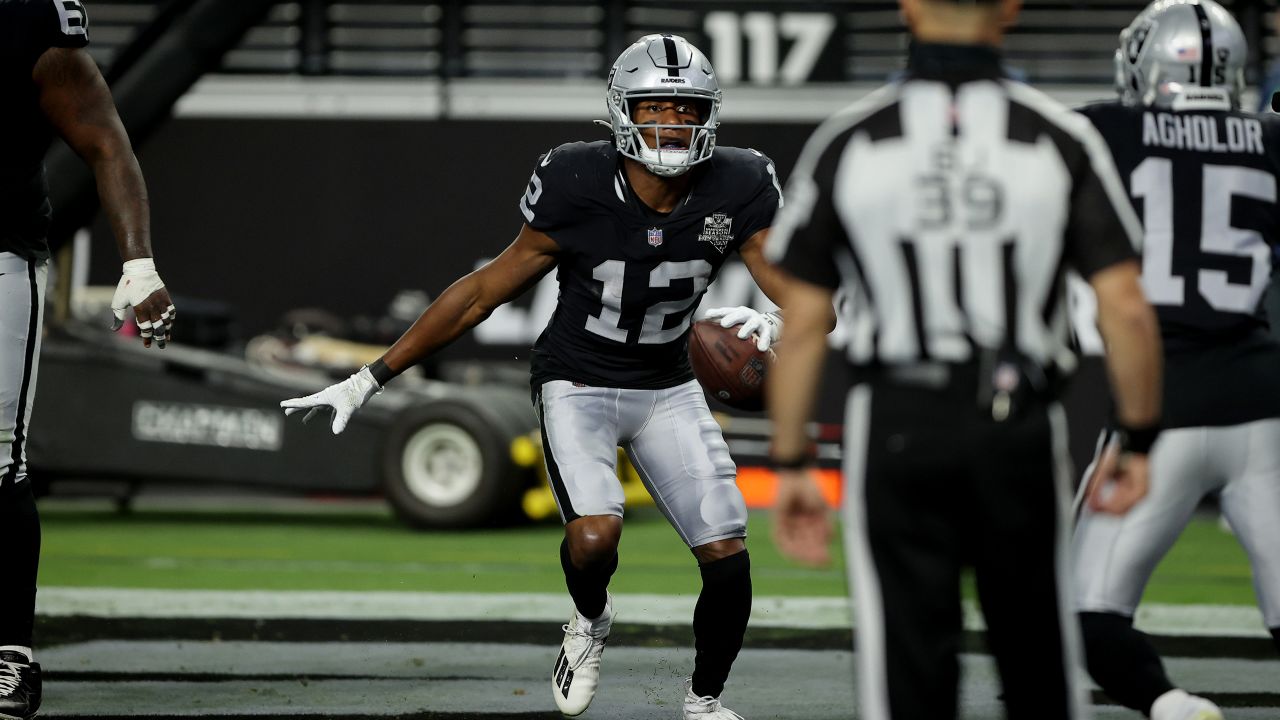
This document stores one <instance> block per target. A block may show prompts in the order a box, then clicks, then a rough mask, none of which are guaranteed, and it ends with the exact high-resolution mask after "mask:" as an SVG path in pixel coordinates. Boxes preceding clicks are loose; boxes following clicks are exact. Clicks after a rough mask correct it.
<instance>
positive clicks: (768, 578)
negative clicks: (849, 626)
mask: <svg viewBox="0 0 1280 720" xmlns="http://www.w3.org/2000/svg"><path fill="white" fill-rule="evenodd" d="M41 514H42V517H43V525H44V549H43V559H42V562H41V566H40V582H41V584H42V585H44V586H81V587H123V588H169V589H187V588H190V589H267V590H424V591H443V592H560V591H562V590H563V589H564V585H563V579H562V577H561V574H560V561H559V553H558V547H559V544H560V537H561V529H560V527H559V525H556V524H542V525H531V526H525V527H520V528H513V529H506V530H491V531H483V532H480V531H473V532H437V533H421V532H414V531H411V530H408V529H406V528H405V527H403V526H402V525H400V524H399V523H397V522H396V521H395V520H394V519H392V518H391V517H390V515H389V514H388V513H384V512H381V511H380V510H377V511H370V510H367V509H360V510H352V511H343V510H341V509H339V510H336V511H328V512H323V513H318V514H317V513H307V512H273V511H259V512H250V511H227V510H219V511H208V510H204V511H174V510H141V511H134V512H133V513H131V514H119V513H116V512H115V511H114V510H110V509H106V508H105V507H104V508H103V509H100V510H99V509H85V508H83V507H77V506H74V505H65V504H60V503H57V502H49V503H45V504H43V505H42V509H41ZM768 522H769V521H768V516H767V515H766V514H763V513H753V514H752V517H751V524H750V532H751V534H752V539H751V541H750V543H749V545H750V548H751V559H752V568H753V576H754V586H755V593H756V594H757V595H762V596H763V595H793V596H794V595H799V596H809V595H817V596H821V595H841V594H844V592H845V583H844V573H843V570H842V567H843V560H842V559H841V558H840V556H839V554H838V548H836V550H837V555H836V563H835V564H834V565H833V566H832V567H831V568H829V569H825V570H814V569H807V568H801V567H797V566H795V565H792V564H790V563H788V562H787V561H785V560H783V559H782V558H781V557H779V555H778V554H777V552H776V551H775V550H774V548H773V545H772V543H771V542H770V540H769V527H768ZM699 585H700V582H699V577H698V572H697V568H696V565H695V563H694V560H693V558H692V556H691V555H690V553H689V552H688V550H687V549H686V548H685V547H684V545H683V543H681V542H680V540H679V538H678V537H677V536H676V534H675V533H674V531H672V530H671V528H670V527H669V526H668V525H667V524H666V522H665V521H664V520H663V519H662V517H661V516H660V515H658V514H657V512H656V511H653V510H651V509H649V510H641V511H638V512H636V513H634V514H633V515H631V516H630V517H629V518H628V522H627V525H626V529H625V531H624V532H623V536H622V561H621V567H620V569H619V571H618V574H617V575H616V576H615V578H614V581H613V584H612V586H611V587H612V589H613V590H614V591H616V592H623V593H663V594H666V593H670V594H678V593H696V592H697V591H698V588H699ZM1146 599H1147V600H1149V601H1152V602H1164V603H1214V604H1252V603H1253V602H1254V597H1253V590H1252V586H1251V585H1250V581H1249V567H1248V563H1247V562H1246V560H1245V557H1244V554H1243V552H1242V551H1241V550H1240V548H1239V546H1238V545H1237V544H1236V541H1235V539H1234V538H1233V537H1232V536H1231V535H1229V534H1227V533H1224V532H1222V531H1221V530H1220V529H1219V528H1218V526H1217V523H1216V522H1214V521H1213V520H1211V519H1202V520H1197V521H1195V522H1194V523H1193V524H1192V526H1191V528H1190V529H1189V530H1188V532H1187V533H1186V535H1184V537H1183V539H1182V540H1181V541H1180V542H1179V544H1178V545H1177V547H1176V548H1175V549H1174V551H1173V553H1172V554H1171V555H1170V556H1169V558H1168V559H1167V560H1166V561H1165V563H1164V564H1163V565H1162V566H1161V568H1160V569H1159V571H1158V572H1157V574H1156V577H1155V580H1154V581H1153V583H1152V585H1151V588H1150V590H1149V591H1148V593H1147V598H1146Z"/></svg>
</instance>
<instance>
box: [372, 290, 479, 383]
mask: <svg viewBox="0 0 1280 720" xmlns="http://www.w3.org/2000/svg"><path fill="white" fill-rule="evenodd" d="M481 290H482V288H481V287H480V282H479V281H478V280H477V279H476V273H472V274H470V275H467V276H466V277H463V278H462V279H460V280H458V281H457V282H455V283H454V284H452V285H450V286H449V288H448V289H447V290H445V291H444V292H443V293H441V295H440V297H438V298H436V299H435V301H434V302H432V303H431V305H430V306H428V307H427V309H426V310H424V311H423V313H422V315H420V316H419V317H418V319H417V320H416V321H415V322H414V323H413V326H412V327H410V328H409V329H408V331H406V332H405V334H404V335H402V336H401V337H400V339H399V340H397V341H396V342H395V344H394V345H392V346H391V348H390V349H389V350H387V352H386V354H385V355H383V356H382V362H383V363H384V364H386V366H387V368H389V369H390V370H391V371H392V372H393V373H395V374H399V373H402V372H404V371H405V370H407V369H409V368H411V367H413V366H414V365H416V364H417V363H419V362H422V361H423V360H425V359H426V358H428V357H430V356H431V355H432V354H434V353H436V352H438V351H439V350H441V349H442V348H444V347H445V346H447V345H449V344H450V343H452V342H453V341H454V340H457V339H458V338H459V337H461V336H462V334H463V333H465V332H466V331H467V330H470V329H471V328H473V327H475V326H476V325H479V324H480V323H481V322H483V321H484V319H485V318H487V317H489V314H490V313H492V312H493V307H492V305H491V304H489V303H487V302H485V301H484V298H483V293H482V292H481Z"/></svg>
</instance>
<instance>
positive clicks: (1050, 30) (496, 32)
mask: <svg viewBox="0 0 1280 720" xmlns="http://www.w3.org/2000/svg"><path fill="white" fill-rule="evenodd" d="M1274 2H1275V0H1226V1H1225V2H1224V4H1226V5H1227V6H1228V7H1231V8H1232V9H1233V11H1234V12H1235V13H1236V15H1237V17H1238V18H1239V19H1240V21H1241V24H1242V25H1243V26H1244V27H1245V30H1246V34H1247V35H1248V36H1249V38H1250V44H1251V47H1252V48H1253V53H1254V56H1255V57H1254V61H1253V63H1252V64H1251V65H1252V68H1251V72H1252V73H1253V74H1254V75H1255V76H1258V75H1259V74H1260V73H1261V72H1262V68H1263V67H1264V66H1265V64H1266V62H1267V60H1268V59H1269V58H1271V57H1273V53H1275V51H1277V50H1278V49H1280V48H1278V47H1277V44H1276V41H1275V38H1274V34H1273V32H1272V31H1271V27H1272V23H1271V19H1272V15H1273V14H1274V7H1273V4H1274ZM1144 4H1145V3H1144V2H1141V0H1137V1H1135V0H1026V5H1025V8H1024V11H1023V14H1022V19H1021V21H1020V23H1019V24H1018V26H1017V27H1015V28H1013V29H1012V31H1011V32H1010V34H1009V37H1008V39H1007V43H1006V54H1007V56H1008V59H1009V63H1010V65H1011V66H1013V67H1015V68H1017V69H1018V70H1020V71H1022V72H1024V73H1026V76H1027V78H1028V79H1029V80H1031V81H1033V82H1036V83H1044V84H1064V85H1065V84H1077V85H1093V84H1105V83H1109V82H1110V81H1111V77H1112V65H1111V53H1112V51H1113V50H1114V48H1115V45H1116V34H1117V32H1118V31H1119V29H1120V28H1121V27H1123V26H1124V25H1126V24H1128V22H1129V21H1130V20H1131V19H1132V18H1133V16H1134V15H1135V14H1137V12H1138V11H1139V10H1140V9H1141V8H1142V7H1143V5H1144ZM162 5H163V3H162V2H161V1H160V0H109V1H104V2H95V3H93V4H92V5H91V6H90V12H91V14H92V33H91V34H92V38H93V41H94V44H93V46H92V50H93V52H94V54H95V57H96V58H97V59H98V61H99V62H100V63H102V64H103V65H104V66H109V65H110V63H111V61H112V59H113V58H114V57H115V56H116V55H117V53H118V52H120V50H121V49H122V48H123V47H125V46H126V45H127V44H128V43H129V41H130V40H131V39H132V38H133V37H134V36H135V35H136V34H137V33H138V32H139V31H140V29H141V28H143V27H145V26H146V25H147V23H148V22H149V21H151V20H152V19H153V18H155V17H156V16H157V14H158V13H159V12H160V9H161V6H162ZM649 32H673V33H678V34H682V35H685V36H686V37H688V38H689V39H690V40H691V41H693V42H694V43H695V44H697V45H699V46H700V47H702V48H703V49H704V50H706V51H707V53H708V54H709V55H710V56H711V58H712V62H713V64H714V65H715V66H716V68H717V71H718V72H719V74H720V76H721V79H722V81H724V82H725V83H726V84H729V85H733V84H747V85H757V86H766V87H767V86H790V85H803V84H809V83H822V82H871V83H874V82H879V81H881V80H883V79H884V78H885V77H886V76H888V75H889V74H891V73H893V72H894V71H896V70H898V69H899V68H900V67H901V64H902V56H903V53H904V51H905V49H906V47H907V36H906V33H905V30H904V28H903V27H902V23H901V20H900V18H899V15H898V5H897V2H896V0H844V1H828V2H805V1H801V0H773V1H772V2H759V1H755V2H752V1H747V2H724V1H723V0H682V1H681V2H671V1H670V0H603V1H601V2H574V1H572V0H552V2H549V3H540V2H536V0H508V1H506V2H492V1H491V2H465V1H463V0H440V1H438V2H413V1H409V0H379V1H376V2H343V1H340V0H299V1H298V2H281V3H278V4H276V5H275V7H274V8H273V10H272V12H271V13H270V15H269V17H268V18H267V20H266V21H265V22H263V23H261V24H259V25H258V26H257V27H255V28H254V29H253V30H251V31H250V32H249V33H247V34H246V36H245V37H244V39H243V41H242V42H241V43H240V45H239V47H237V48H236V49H234V50H232V51H231V52H229V53H227V55H226V56H225V57H224V59H223V63H222V68H221V71H222V72H224V73H247V74H270V75H320V76H408V77H437V78H441V79H452V78H510V79H518V78H541V79H556V78H565V79H575V78H576V79H584V78H603V77H604V76H605V74H606V73H607V69H608V65H609V63H610V62H611V61H612V59H613V58H614V57H616V56H617V54H618V53H619V52H621V51H622V49H623V48H624V47H625V46H626V45H627V43H629V42H630V41H631V40H633V39H634V38H636V37H638V36H640V35H642V34H645V33H649Z"/></svg>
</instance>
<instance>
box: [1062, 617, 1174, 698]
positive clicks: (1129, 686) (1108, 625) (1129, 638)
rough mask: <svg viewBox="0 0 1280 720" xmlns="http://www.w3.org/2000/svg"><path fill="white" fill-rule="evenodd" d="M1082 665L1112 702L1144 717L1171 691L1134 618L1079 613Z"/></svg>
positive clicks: (1171, 686)
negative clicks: (1084, 665)
mask: <svg viewBox="0 0 1280 720" xmlns="http://www.w3.org/2000/svg"><path fill="white" fill-rule="evenodd" d="M1080 630H1081V632H1082V634H1083V635H1084V652H1085V662H1086V664H1087V665H1088V667H1089V674H1090V675H1092V676H1093V680H1094V682H1096V683H1098V685H1099V686H1100V687H1101V688H1102V691H1103V692H1105V693H1106V694H1107V695H1108V696H1109V697H1110V698H1111V699H1112V700H1115V701H1116V702H1118V703H1120V704H1121V705H1124V706H1125V707H1127V708H1130V709H1132V710H1137V711H1138V712H1140V713H1143V714H1147V713H1149V712H1150V711H1151V705H1152V703H1154V702H1155V701H1156V698H1158V697H1160V696H1161V695H1163V694H1165V693H1167V692H1169V691H1170V690H1172V689H1173V687H1174V686H1173V683H1171V682H1169V676H1168V675H1165V672H1164V665H1163V664H1162V663H1161V662H1160V656H1159V655H1157V654H1156V651H1155V648H1153V647H1151V643H1150V642H1148V641H1147V636H1146V635H1144V634H1142V633H1141V632H1139V631H1138V630H1136V629H1134V627H1133V618H1130V617H1125V616H1124V615H1117V614H1115V613H1100V612H1083V613H1080Z"/></svg>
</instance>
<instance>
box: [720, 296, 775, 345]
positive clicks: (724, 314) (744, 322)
mask: <svg viewBox="0 0 1280 720" xmlns="http://www.w3.org/2000/svg"><path fill="white" fill-rule="evenodd" d="M703 317H704V318H706V319H707V320H719V321H720V327H725V328H730V327H733V326H734V325H741V326H742V327H740V328H738V339H740V340H746V339H747V338H749V337H751V335H752V334H753V333H754V334H755V336H756V348H757V349H759V350H760V352H764V351H765V350H768V349H769V346H770V345H773V344H774V343H776V342H778V340H779V339H781V338H782V316H781V315H779V314H778V313H776V312H767V313H762V312H760V311H758V310H752V309H751V308H749V307H724V308H711V309H710V310H708V311H707V314H706V315H703Z"/></svg>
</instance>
